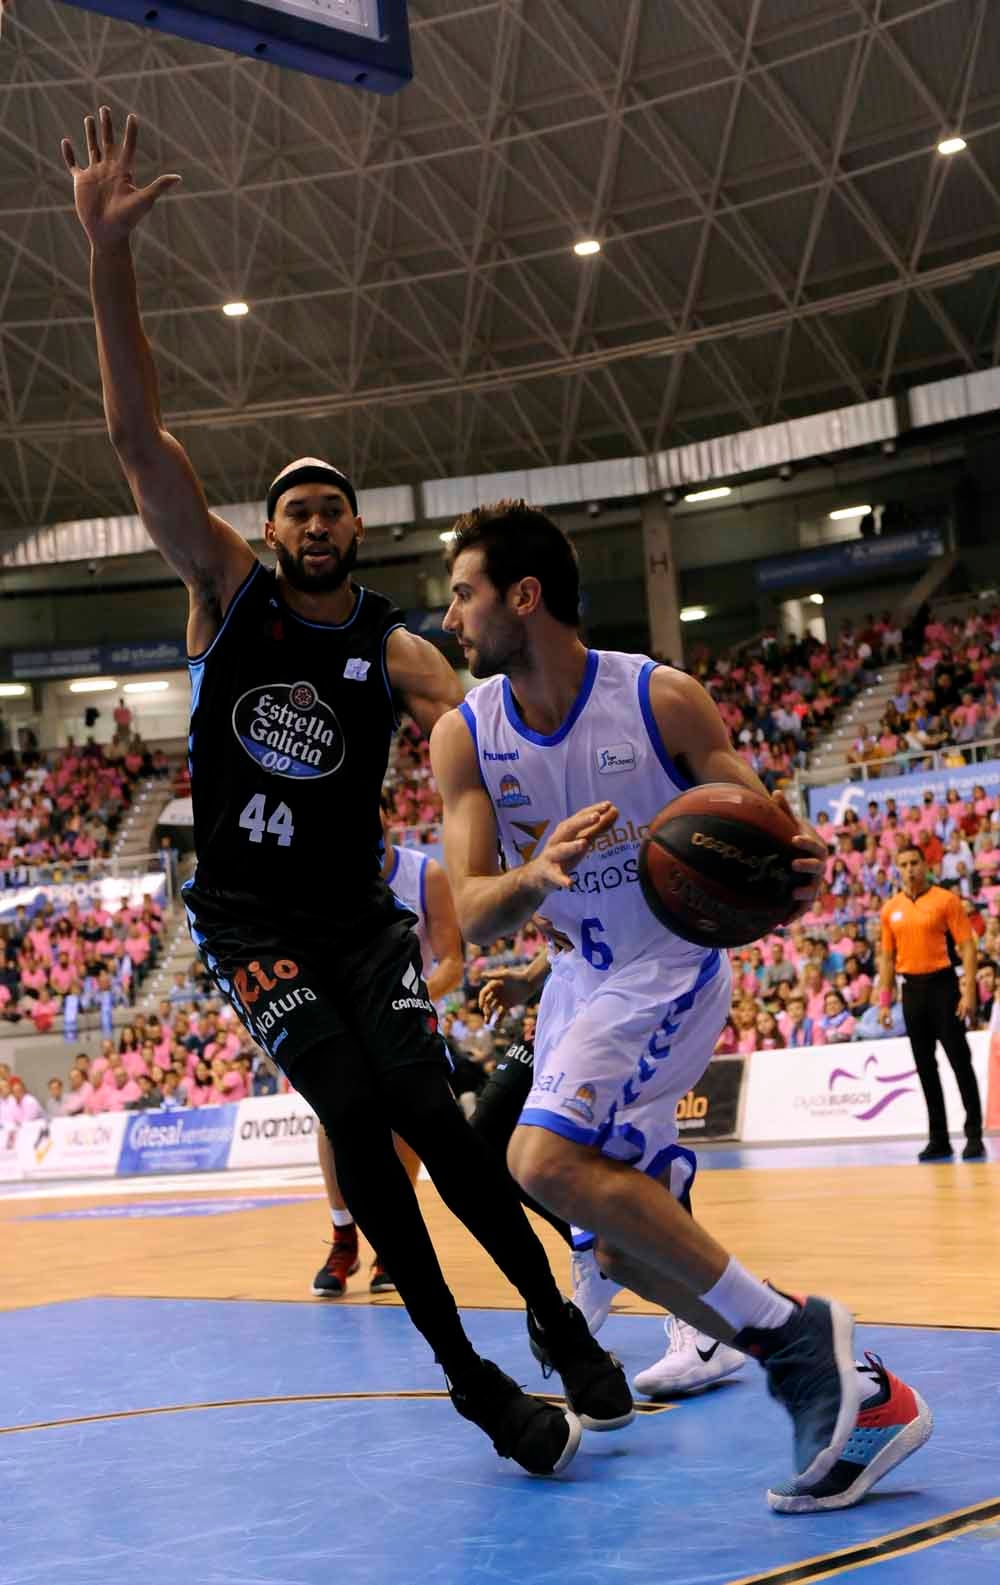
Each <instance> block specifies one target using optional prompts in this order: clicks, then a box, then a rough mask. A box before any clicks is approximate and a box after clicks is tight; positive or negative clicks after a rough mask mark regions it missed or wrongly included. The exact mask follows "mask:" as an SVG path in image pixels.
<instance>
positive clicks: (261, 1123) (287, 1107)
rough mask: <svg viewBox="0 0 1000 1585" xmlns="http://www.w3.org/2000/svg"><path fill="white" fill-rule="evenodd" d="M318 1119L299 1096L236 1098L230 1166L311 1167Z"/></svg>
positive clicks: (314, 1158) (314, 1153)
mask: <svg viewBox="0 0 1000 1585" xmlns="http://www.w3.org/2000/svg"><path fill="white" fill-rule="evenodd" d="M318 1128H319V1122H318V1120H317V1118H316V1114H315V1113H314V1112H313V1111H311V1110H310V1108H309V1107H308V1106H307V1105H306V1103H305V1101H304V1100H303V1099H302V1097H301V1096H300V1095H295V1094H289V1095H260V1096H257V1097H255V1098H254V1099H253V1100H249V1101H240V1103H239V1105H238V1107H237V1108H236V1128H235V1130H234V1133H233V1145H232V1149H231V1150H230V1152H229V1165H230V1166H231V1167H295V1166H305V1167H314V1166H315V1165H316V1133H317V1130H318Z"/></svg>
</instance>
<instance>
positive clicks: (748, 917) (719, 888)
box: [639, 782, 802, 947]
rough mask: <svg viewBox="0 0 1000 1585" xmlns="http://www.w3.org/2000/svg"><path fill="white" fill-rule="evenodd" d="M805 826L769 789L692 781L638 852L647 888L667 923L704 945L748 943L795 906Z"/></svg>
mask: <svg viewBox="0 0 1000 1585" xmlns="http://www.w3.org/2000/svg"><path fill="white" fill-rule="evenodd" d="M798 834H799V827H798V824H797V823H796V821H795V820H793V819H791V818H790V817H789V816H788V815H786V814H785V813H784V812H783V810H781V809H780V808H779V807H778V805H777V804H776V803H774V802H773V801H772V800H771V799H770V798H767V797H765V796H764V794H763V793H757V792H752V791H751V790H750V789H749V788H747V787H737V786H734V785H730V784H729V783H725V782H713V783H708V784H707V785H705V786H702V787H693V788H692V789H691V791H690V792H686V793H683V794H682V795H681V797H680V798H675V799H674V801H673V803H671V804H668V806H667V808H666V809H664V810H663V812H662V813H661V814H659V815H657V817H656V819H655V820H654V821H653V823H652V825H651V826H650V829H649V835H648V836H647V837H646V839H645V841H644V842H643V844H642V848H641V850H640V853H639V880H640V883H641V886H642V894H643V896H644V898H645V899H646V902H647V903H648V905H649V907H650V909H651V910H652V912H653V913H654V914H655V915H656V917H657V919H658V920H659V921H660V923H661V924H662V925H665V926H666V928H667V929H668V930H672V931H673V933H674V935H678V936H681V937H682V938H683V939H684V940H685V941H692V942H695V943H696V944H697V945H698V946H702V947H743V946H746V945H747V944H748V943H749V942H751V941H757V940H759V939H760V937H761V936H765V935H767V934H768V932H769V931H771V930H774V929H775V928H776V926H778V925H784V924H787V923H788V921H789V920H790V919H791V918H792V916H793V915H794V913H795V911H796V907H797V903H796V900H795V898H794V896H793V892H794V890H795V888H796V886H797V885H799V886H801V884H802V879H801V877H798V876H796V874H795V872H794V871H793V869H792V860H793V859H795V858H799V857H801V856H802V855H801V853H799V852H798V851H797V850H796V849H795V848H794V847H793V846H792V841H793V838H794V837H795V836H797V835H798Z"/></svg>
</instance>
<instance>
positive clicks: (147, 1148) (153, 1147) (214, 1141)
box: [118, 1106, 237, 1175]
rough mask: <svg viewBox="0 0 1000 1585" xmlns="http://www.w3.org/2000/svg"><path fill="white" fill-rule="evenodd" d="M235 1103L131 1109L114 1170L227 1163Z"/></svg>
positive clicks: (207, 1167)
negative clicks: (174, 1109) (163, 1109)
mask: <svg viewBox="0 0 1000 1585" xmlns="http://www.w3.org/2000/svg"><path fill="white" fill-rule="evenodd" d="M236 1112H237V1108H236V1107H235V1106H199V1107H197V1108H196V1109H195V1110H193V1111H184V1112H133V1113H130V1114H129V1117H128V1120H127V1123H126V1127H125V1137H124V1139H123V1140H122V1147H121V1155H120V1156H119V1158H118V1171H119V1173H121V1174H123V1175H126V1174H129V1173H135V1172H143V1173H145V1172H218V1171H220V1170H221V1169H222V1168H223V1167H225V1166H227V1165H228V1162H229V1147H230V1145H231V1144H232V1140H233V1125H234V1124H235V1122H236Z"/></svg>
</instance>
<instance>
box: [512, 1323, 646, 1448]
mask: <svg viewBox="0 0 1000 1585" xmlns="http://www.w3.org/2000/svg"><path fill="white" fill-rule="evenodd" d="M528 1338H529V1340H530V1343H531V1352H532V1353H533V1354H534V1356H535V1358H536V1359H537V1360H538V1361H539V1363H540V1364H541V1367H542V1373H543V1375H545V1376H551V1374H552V1372H553V1371H555V1372H556V1373H557V1374H558V1375H559V1376H561V1377H562V1384H563V1390H564V1392H565V1394H566V1402H567V1403H568V1404H569V1406H570V1408H571V1409H572V1410H573V1413H574V1414H576V1415H579V1417H580V1423H581V1425H582V1426H583V1427H584V1429H585V1430H587V1431H617V1430H618V1429H619V1427H620V1426H623V1425H629V1424H630V1422H631V1421H632V1420H634V1419H635V1405H634V1404H633V1402H632V1393H631V1391H630V1390H629V1384H628V1380H627V1378H626V1375H625V1372H624V1371H623V1370H622V1367H621V1365H620V1363H619V1361H618V1360H617V1359H615V1357H614V1355H613V1354H608V1353H606V1352H605V1350H604V1349H603V1348H602V1347H601V1345H600V1343H598V1342H596V1341H595V1339H594V1338H593V1337H592V1336H591V1335H590V1329H589V1327H588V1326H587V1323H586V1321H585V1319H584V1317H583V1316H582V1314H581V1313H580V1311H579V1310H578V1309H577V1307H576V1305H575V1304H573V1303H572V1302H571V1301H570V1300H567V1301H566V1303H565V1304H564V1305H563V1310H562V1314H561V1316H560V1317H559V1320H558V1323H557V1324H555V1325H553V1326H547V1327H545V1329H544V1330H543V1329H542V1327H541V1326H539V1324H538V1322H537V1321H536V1319H535V1317H534V1316H533V1315H532V1313H531V1311H530V1310H529V1311H528Z"/></svg>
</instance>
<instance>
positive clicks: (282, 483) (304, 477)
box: [267, 462, 358, 523]
mask: <svg viewBox="0 0 1000 1585" xmlns="http://www.w3.org/2000/svg"><path fill="white" fill-rule="evenodd" d="M317 482H319V483H323V484H335V485H336V486H337V488H338V490H343V492H344V494H345V495H346V496H347V499H348V500H349V501H350V503H351V511H352V512H353V513H354V516H355V517H357V515H358V498H357V495H356V494H355V492H354V486H353V484H352V483H351V481H350V479H349V478H348V477H347V474H346V473H341V471H340V469H339V468H333V467H330V466H329V465H328V464H327V463H325V462H304V463H303V464H302V466H301V468H293V469H292V471H291V473H279V475H278V477H277V478H276V479H275V481H274V483H273V484H272V485H271V488H270V489H269V490H268V492H267V519H268V522H269V523H272V522H273V521H274V509H275V507H276V506H277V504H278V502H279V500H280V499H281V497H282V496H283V495H284V493H285V491H286V490H290V489H291V488H292V486H293V485H296V484H315V483H317Z"/></svg>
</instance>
